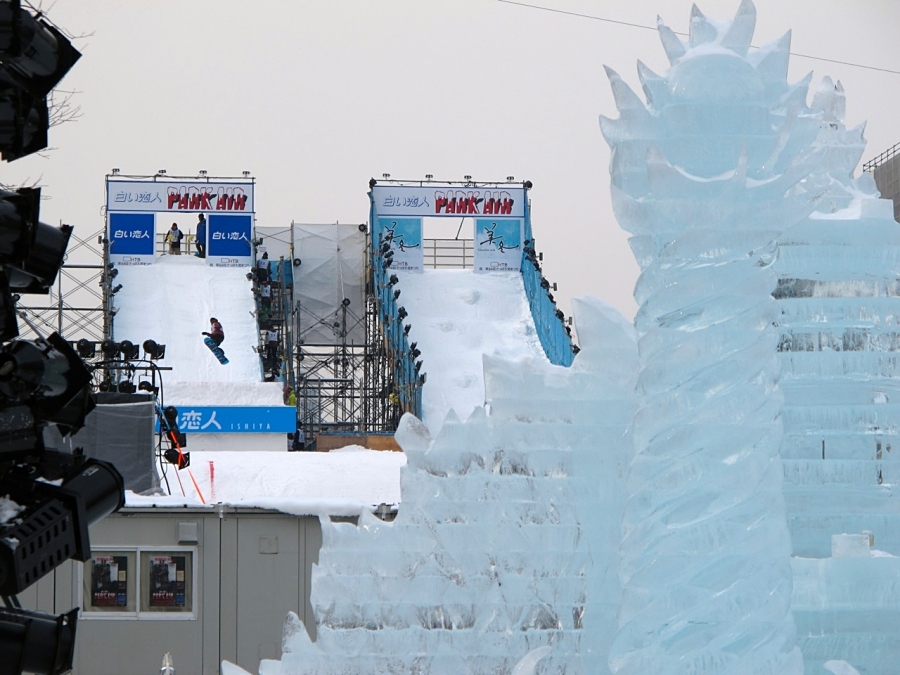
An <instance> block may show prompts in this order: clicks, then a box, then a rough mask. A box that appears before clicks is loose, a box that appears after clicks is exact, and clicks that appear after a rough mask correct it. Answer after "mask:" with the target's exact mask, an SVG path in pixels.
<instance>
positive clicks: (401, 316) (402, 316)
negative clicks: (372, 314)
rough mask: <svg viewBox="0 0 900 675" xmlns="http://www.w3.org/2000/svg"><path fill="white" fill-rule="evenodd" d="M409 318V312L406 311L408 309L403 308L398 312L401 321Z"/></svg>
mask: <svg viewBox="0 0 900 675" xmlns="http://www.w3.org/2000/svg"><path fill="white" fill-rule="evenodd" d="M408 316H409V312H407V311H406V307H403V306H401V307H400V308H399V309H398V310H397V318H398V319H400V320H401V321H403V319H405V318H406V317H408Z"/></svg>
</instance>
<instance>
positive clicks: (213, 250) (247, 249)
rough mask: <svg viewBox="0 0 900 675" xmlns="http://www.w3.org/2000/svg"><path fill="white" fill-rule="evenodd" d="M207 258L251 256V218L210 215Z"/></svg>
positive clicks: (248, 216)
mask: <svg viewBox="0 0 900 675" xmlns="http://www.w3.org/2000/svg"><path fill="white" fill-rule="evenodd" d="M207 220H208V221H209V231H208V232H207V235H206V236H207V237H208V242H209V245H208V249H209V250H208V251H207V253H206V255H207V257H215V256H229V257H247V256H250V255H251V254H252V248H251V246H250V241H251V240H252V238H253V237H252V234H253V216H251V215H241V216H222V215H214V214H210V215H209V218H208V219H207Z"/></svg>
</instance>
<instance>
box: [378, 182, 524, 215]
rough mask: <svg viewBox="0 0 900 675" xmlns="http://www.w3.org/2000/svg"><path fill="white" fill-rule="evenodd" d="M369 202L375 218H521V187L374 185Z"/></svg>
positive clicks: (522, 212) (522, 205)
mask: <svg viewBox="0 0 900 675" xmlns="http://www.w3.org/2000/svg"><path fill="white" fill-rule="evenodd" d="M372 203H373V204H374V205H375V212H376V213H377V214H378V216H379V217H382V216H415V217H419V218H425V217H454V218H458V217H460V216H487V217H493V218H498V217H502V218H524V217H525V188H523V187H505V186H502V187H482V186H479V187H468V186H462V187H454V186H447V185H444V186H434V185H422V186H419V185H375V186H373V187H372Z"/></svg>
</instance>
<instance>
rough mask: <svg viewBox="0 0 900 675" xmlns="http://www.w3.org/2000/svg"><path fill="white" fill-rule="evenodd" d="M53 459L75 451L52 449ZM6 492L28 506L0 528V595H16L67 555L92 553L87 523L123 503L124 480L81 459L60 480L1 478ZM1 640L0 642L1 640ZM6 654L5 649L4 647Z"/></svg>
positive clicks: (102, 464) (109, 466) (107, 466)
mask: <svg viewBox="0 0 900 675" xmlns="http://www.w3.org/2000/svg"><path fill="white" fill-rule="evenodd" d="M48 454H52V455H54V456H57V457H54V459H57V460H64V459H65V458H66V457H67V456H68V457H69V458H70V459H71V455H68V454H67V453H60V452H55V451H48ZM0 486H2V487H0V489H2V490H3V494H9V497H10V499H12V500H13V501H14V502H16V503H17V504H19V505H20V506H24V507H25V510H24V511H23V512H22V513H20V514H18V517H17V518H16V519H15V520H13V521H10V522H9V523H7V524H6V525H5V526H3V527H0V537H2V539H3V540H4V541H5V542H6V546H0V595H4V596H8V595H16V594H17V593H20V592H22V591H23V590H25V589H26V588H28V587H29V586H30V585H31V584H33V583H34V582H35V581H37V580H38V579H40V578H41V577H42V576H44V574H47V573H48V572H50V571H51V570H53V569H54V568H56V567H58V566H59V565H61V564H62V563H64V562H65V561H66V560H68V559H69V558H75V559H76V560H81V561H85V560H88V559H89V558H90V557H91V546H90V539H89V538H88V527H89V526H90V525H91V524H92V523H95V522H97V521H98V520H100V519H101V518H105V517H106V516H108V515H109V514H110V513H113V512H114V511H118V510H119V509H120V508H122V507H123V506H124V505H125V483H124V481H123V479H122V476H121V474H119V472H118V471H117V470H116V469H115V467H114V466H113V465H112V464H109V463H108V462H101V461H100V460H97V459H82V461H81V463H80V464H78V465H76V466H74V467H73V468H72V469H71V471H70V472H69V475H67V476H65V477H64V478H63V480H62V484H61V485H54V484H52V483H47V482H42V481H26V482H25V483H24V484H23V482H22V481H16V480H9V479H7V480H4V481H0ZM0 645H2V642H0ZM0 653H2V650H0Z"/></svg>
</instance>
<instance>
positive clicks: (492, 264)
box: [474, 218, 523, 272]
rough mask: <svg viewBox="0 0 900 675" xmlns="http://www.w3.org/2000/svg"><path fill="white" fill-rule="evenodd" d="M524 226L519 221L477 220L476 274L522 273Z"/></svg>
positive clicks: (504, 219)
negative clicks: (520, 271)
mask: <svg viewBox="0 0 900 675" xmlns="http://www.w3.org/2000/svg"><path fill="white" fill-rule="evenodd" d="M522 237H523V223H522V220H521V219H519V218H502V219H501V218H496V219H487V218H477V219H476V220H475V246H474V249H475V250H474V258H475V260H474V262H475V267H474V271H475V272H518V271H519V270H520V269H521V266H522Z"/></svg>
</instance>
